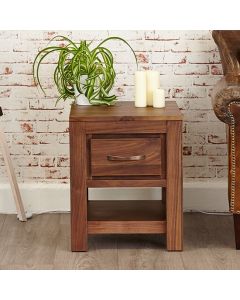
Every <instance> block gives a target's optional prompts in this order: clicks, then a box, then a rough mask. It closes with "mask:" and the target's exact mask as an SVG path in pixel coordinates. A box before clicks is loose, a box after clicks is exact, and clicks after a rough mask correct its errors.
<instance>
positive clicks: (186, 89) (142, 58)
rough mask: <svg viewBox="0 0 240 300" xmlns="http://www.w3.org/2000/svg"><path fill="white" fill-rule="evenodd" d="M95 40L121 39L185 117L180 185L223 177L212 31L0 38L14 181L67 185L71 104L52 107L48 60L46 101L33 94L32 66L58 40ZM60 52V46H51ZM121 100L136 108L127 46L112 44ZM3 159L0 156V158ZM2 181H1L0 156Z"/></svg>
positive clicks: (1, 101)
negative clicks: (154, 72)
mask: <svg viewBox="0 0 240 300" xmlns="http://www.w3.org/2000/svg"><path fill="white" fill-rule="evenodd" d="M58 34H60V35H67V36H68V37H70V38H73V39H74V40H76V41H78V40H79V39H87V40H92V39H94V40H95V43H98V42H99V41H100V40H102V39H104V38H106V37H108V36H110V35H115V36H116V35H117V36H121V37H123V38H125V39H127V40H128V41H129V43H130V44H131V45H132V47H133V49H134V50H135V51H136V54H137V57H138V61H139V67H140V69H149V68H153V69H155V70H158V71H159V72H160V74H161V85H162V86H163V88H165V89H166V95H167V98H168V99H170V100H175V101H177V103H178V105H179V106H180V108H181V109H182V111H183V113H184V126H183V142H184V146H183V153H184V161H183V162H184V177H185V180H190V179H191V180H196V181H198V180H204V179H206V180H216V179H218V178H225V177H226V176H227V146H226V136H225V126H224V124H223V123H220V121H218V120H217V118H216V117H215V115H214V113H213V111H212V107H211V100H210V93H211V89H212V87H213V85H214V84H215V83H216V82H217V80H219V79H220V78H221V76H222V68H221V63H220V57H219V53H218V51H217V47H216V45H215V43H214V41H213V40H212V37H211V33H210V32H209V31H72V32H70V31H61V32H57V31H54V30H52V31H49V32H46V31H0V105H1V106H2V108H3V110H4V116H3V117H2V118H1V126H2V128H3V130H4V131H5V132H6V135H7V140H8V143H9V146H10V151H11V154H12V157H13V161H14V165H15V167H16V173H17V176H18V179H19V181H22V182H31V181H36V180H37V181H40V182H58V183H62V182H68V181H69V145H68V115H69V108H70V106H69V102H66V103H59V105H58V106H57V107H55V101H56V96H57V93H56V89H55V88H54V87H53V81H52V80H51V78H49V77H50V76H49V75H50V74H52V72H53V69H54V64H53V62H54V61H55V59H56V56H54V55H53V56H52V57H51V58H49V59H48V60H47V61H46V64H44V66H43V67H42V68H41V74H42V76H43V78H44V79H43V81H44V83H45V86H47V88H48V89H47V95H48V96H47V97H46V98H44V96H43V94H42V93H41V92H40V91H39V90H38V89H37V88H36V87H35V86H34V82H33V78H32V62H33V60H34V57H35V55H36V54H37V51H38V50H39V49H41V48H43V47H45V46H47V43H48V42H49V40H50V39H51V38H52V37H53V36H55V35H58ZM54 43H55V44H58V45H59V44H61V43H62V41H56V42H54ZM107 46H108V47H109V48H110V49H111V50H112V51H113V54H114V58H115V67H116V71H117V78H116V83H115V87H114V92H115V93H116V94H117V95H118V96H119V100H133V97H134V87H133V85H134V76H133V75H134V72H135V70H136V66H135V64H134V58H133V56H132V54H131V53H130V52H129V50H128V48H127V47H126V45H124V44H122V43H120V42H118V41H117V42H112V41H110V42H109V43H108V45H107ZM0 155H1V154H0ZM0 165H1V171H0V181H1V182H2V181H5V180H6V172H5V170H4V163H3V159H2V157H1V156H0Z"/></svg>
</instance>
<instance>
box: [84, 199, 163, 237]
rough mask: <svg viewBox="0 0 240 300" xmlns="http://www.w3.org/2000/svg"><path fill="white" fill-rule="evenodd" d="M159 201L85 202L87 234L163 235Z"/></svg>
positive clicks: (161, 207)
mask: <svg viewBox="0 0 240 300" xmlns="http://www.w3.org/2000/svg"><path fill="white" fill-rule="evenodd" d="M165 215H166V214H165V209H164V206H163V204H162V201H150V200H146V201H143V200H140V201H139V200H136V201H135V200H131V201H128V200H123V201H109V200H107V201H88V233H89V234H110V233H118V234H119V233H127V234H130V233H133V234H136V233H165V232H166V217H165Z"/></svg>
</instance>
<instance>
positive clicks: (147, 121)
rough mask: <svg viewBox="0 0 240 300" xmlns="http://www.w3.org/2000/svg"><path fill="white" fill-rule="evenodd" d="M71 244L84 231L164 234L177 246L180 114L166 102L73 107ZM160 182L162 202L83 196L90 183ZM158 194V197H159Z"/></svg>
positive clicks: (77, 245)
mask: <svg viewBox="0 0 240 300" xmlns="http://www.w3.org/2000/svg"><path fill="white" fill-rule="evenodd" d="M70 177H71V249H72V251H87V250H88V235H89V234H140V233H143V234H163V233H165V234H166V243H167V250H169V251H181V250H182V247H183V237H182V236H183V224H182V223H183V211H182V114H181V112H180V110H179V108H178V107H177V104H176V103H175V102H173V101H169V102H166V107H165V108H161V109H159V108H158V109H157V108H152V107H147V108H136V107H135V106H134V102H130V101H124V102H119V103H117V104H116V105H115V106H111V107H106V106H78V105H72V108H71V113H70ZM100 187H101V188H103V187H105V188H107V187H162V197H159V199H160V198H162V201H161V200H145V201H143V200H131V201H129V200H123V201H116V200H112V201H110V200H106V201H100V200H97V201H93V200H89V201H88V188H100ZM159 196H160V195H159Z"/></svg>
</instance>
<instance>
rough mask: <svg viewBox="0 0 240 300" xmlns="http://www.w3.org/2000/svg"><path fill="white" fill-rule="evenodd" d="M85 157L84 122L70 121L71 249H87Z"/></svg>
mask: <svg viewBox="0 0 240 300" xmlns="http://www.w3.org/2000/svg"><path fill="white" fill-rule="evenodd" d="M86 157H87V156H86V136H85V132H84V123H81V122H70V164H71V171H70V177H71V249H72V251H87V250H88V232H87V186H86V177H87V162H86Z"/></svg>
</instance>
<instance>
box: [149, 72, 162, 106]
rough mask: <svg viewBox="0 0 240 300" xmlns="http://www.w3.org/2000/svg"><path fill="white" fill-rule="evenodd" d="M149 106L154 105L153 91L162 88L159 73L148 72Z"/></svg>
mask: <svg viewBox="0 0 240 300" xmlns="http://www.w3.org/2000/svg"><path fill="white" fill-rule="evenodd" d="M146 75H147V105H148V106H152V105H153V91H155V90H156V89H158V88H159V87H160V80H159V78H160V74H159V72H158V71H150V70H149V71H147V72H146Z"/></svg>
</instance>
